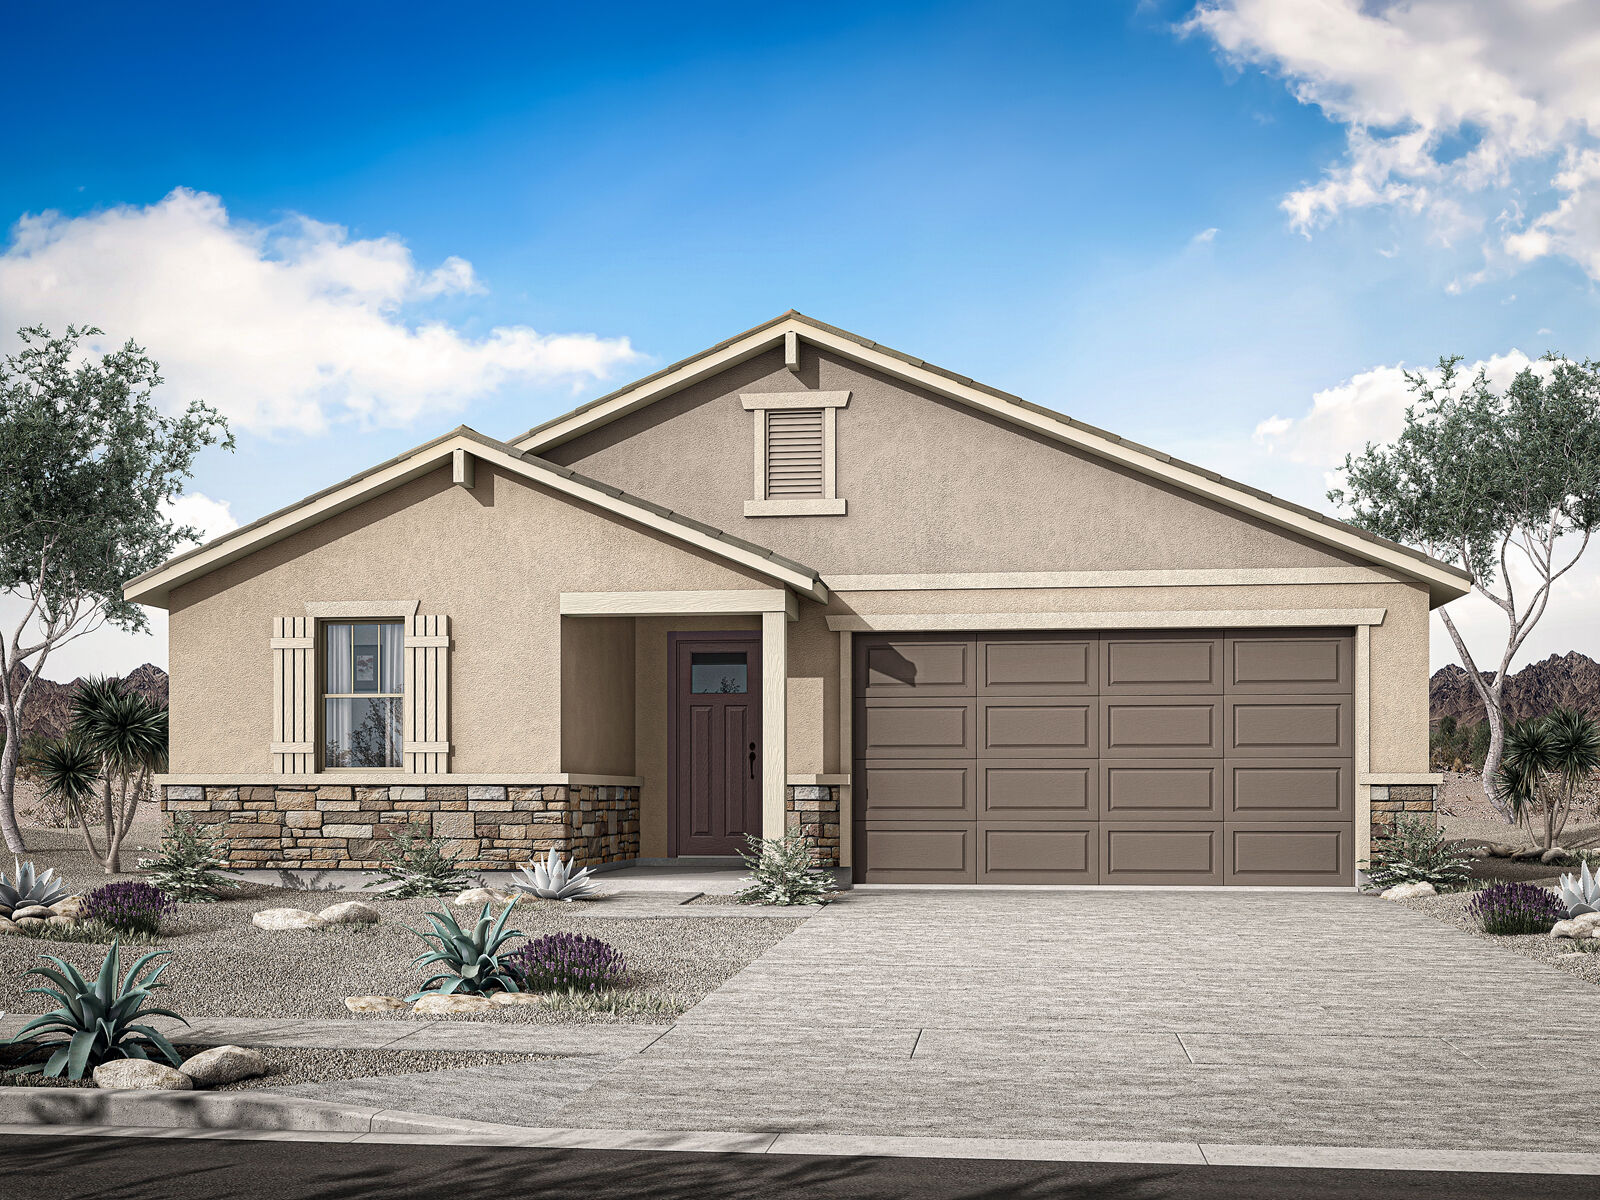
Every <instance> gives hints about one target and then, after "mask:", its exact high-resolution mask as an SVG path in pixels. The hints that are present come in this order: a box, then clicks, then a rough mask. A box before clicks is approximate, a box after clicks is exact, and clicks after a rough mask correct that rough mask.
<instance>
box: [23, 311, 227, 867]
mask: <svg viewBox="0 0 1600 1200" xmlns="http://www.w3.org/2000/svg"><path fill="white" fill-rule="evenodd" d="M99 333H100V330H98V329H92V328H82V329H80V328H77V327H74V326H69V327H68V328H67V331H66V332H65V333H64V334H62V335H61V336H59V337H57V336H54V335H52V334H51V333H50V332H49V331H48V330H46V329H43V328H38V327H33V328H27V329H22V330H19V331H18V336H19V337H20V338H21V342H22V346H21V349H20V350H19V351H18V352H17V353H15V354H10V355H7V356H6V357H5V358H4V359H3V360H0V591H3V592H6V593H8V594H10V595H14V596H17V597H19V598H20V599H21V600H22V602H23V606H24V613H23V617H22V619H21V620H20V621H19V622H17V624H16V626H15V628H14V629H12V630H10V631H9V635H8V636H0V657H3V660H4V661H3V662H0V719H3V722H4V727H5V735H6V737H5V746H4V749H3V750H0V834H4V837H5V842H6V847H7V849H9V850H10V851H11V852H12V853H13V854H20V853H22V852H23V851H25V850H26V849H27V847H26V846H25V845H24V844H23V840H22V831H21V830H20V829H19V828H18V825H17V817H16V803H15V800H16V779H17V763H18V756H19V750H20V748H21V745H22V737H21V736H20V734H21V729H22V714H23V707H24V705H25V704H26V703H27V699H28V693H29V690H30V689H31V688H32V686H33V681H34V680H35V679H36V678H37V677H38V675H39V673H40V672H41V671H42V670H43V669H44V666H45V663H46V661H47V660H48V659H49V657H50V654H51V652H52V651H54V650H56V649H58V648H59V647H61V646H63V645H65V644H67V643H68V642H71V641H73V640H75V639H77V638H80V637H82V636H84V635H85V634H87V633H91V632H93V631H94V630H96V629H99V628H101V627H102V626H105V625H112V626H115V627H117V628H120V629H126V630H130V631H140V630H145V629H147V628H148V627H149V623H148V620H147V618H146V617H145V614H144V612H143V610H142V609H140V608H139V606H138V605H135V604H130V603H128V602H127V601H125V600H124V599H123V598H122V584H123V582H124V581H125V580H128V579H131V578H133V577H134V576H135V575H140V574H142V573H143V572H145V571H148V570H150V569H151V568H152V567H155V566H156V565H158V564H159V563H161V562H162V561H164V560H165V559H167V558H169V557H171V555H172V553H173V552H174V551H175V550H176V549H177V548H178V547H179V546H180V545H182V544H183V543H185V542H191V541H198V540H199V538H200V531H199V530H197V529H194V528H191V527H189V526H184V525H177V524H174V523H173V521H172V520H171V519H170V518H169V517H168V516H167V515H166V511H165V507H166V505H167V504H168V503H169V502H170V501H172V500H173V499H175V498H176V497H177V496H178V495H179V493H180V492H181V491H182V487H183V482H184V480H186V479H188V478H189V476H190V475H191V474H192V467H193V464H194V460H195V457H196V455H198V454H199V453H200V451H201V450H202V449H204V448H205V447H207V446H211V445H215V444H217V443H218V442H221V443H222V444H223V445H224V446H226V447H227V448H228V449H232V447H233V438H232V436H231V435H230V434H229V433H228V431H227V423H226V422H225V421H224V420H223V418H222V416H221V415H220V414H219V413H218V412H217V411H216V410H215V409H213V408H211V407H210V406H208V405H206V404H204V403H202V402H200V401H195V402H193V403H191V404H190V405H189V406H188V407H187V408H186V409H185V410H184V411H183V412H182V413H180V414H178V415H177V416H167V415H165V414H163V413H162V412H161V411H160V410H159V409H157V407H156V406H155V404H154V402H153V396H154V393H155V390H156V388H157V387H159V386H160V384H161V383H162V379H161V374H160V369H159V367H158V366H157V364H156V363H155V362H153V361H152V360H151V359H150V358H149V357H148V356H147V355H146V354H145V352H144V351H143V350H142V349H140V348H139V347H138V346H135V345H134V344H133V343H132V342H129V343H128V344H127V345H125V346H123V347H122V349H120V350H114V351H112V352H110V353H108V354H104V355H100V356H98V357H96V356H94V355H92V354H86V353H84V352H82V351H80V349H79V342H80V340H82V339H84V338H90V337H94V336H98V335H99Z"/></svg>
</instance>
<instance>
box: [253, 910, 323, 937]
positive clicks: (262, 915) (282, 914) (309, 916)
mask: <svg viewBox="0 0 1600 1200" xmlns="http://www.w3.org/2000/svg"><path fill="white" fill-rule="evenodd" d="M250 924H252V925H254V926H255V927H256V928H257V929H270V930H274V931H279V930H285V929H322V928H324V927H325V926H326V925H327V922H326V921H324V920H323V919H322V918H321V917H319V916H317V914H316V913H312V912H307V911H306V910H305V909H303V908H264V909H262V910H261V911H260V912H258V913H256V914H255V915H254V916H252V917H251V918H250Z"/></svg>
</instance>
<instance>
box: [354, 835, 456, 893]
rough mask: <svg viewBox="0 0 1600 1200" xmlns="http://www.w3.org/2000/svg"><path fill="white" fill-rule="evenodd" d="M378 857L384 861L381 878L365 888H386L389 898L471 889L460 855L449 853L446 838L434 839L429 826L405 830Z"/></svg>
mask: <svg viewBox="0 0 1600 1200" xmlns="http://www.w3.org/2000/svg"><path fill="white" fill-rule="evenodd" d="M378 857H379V858H380V859H382V860H383V865H382V866H380V867H379V868H378V875H379V878H377V879H374V880H373V881H372V882H371V883H368V884H365V885H364V886H365V887H369V888H383V889H384V891H383V895H384V896H385V897H386V898H387V899H391V900H410V899H413V898H415V897H419V896H448V895H449V894H450V893H451V892H459V891H462V890H464V889H466V888H469V887H471V886H472V880H471V879H470V878H468V877H467V876H466V875H465V874H464V873H463V872H462V870H461V867H460V862H461V856H460V855H459V854H452V853H450V851H449V850H448V849H446V848H445V843H444V839H443V838H438V837H434V836H433V833H432V831H430V830H429V829H428V827H427V826H426V825H417V824H412V825H406V826H404V827H402V828H401V829H399V830H398V831H396V833H395V834H394V836H392V837H391V838H390V839H389V842H388V845H386V846H383V847H382V848H381V849H380V850H379V851H378ZM391 884H392V885H393V886H389V885H391Z"/></svg>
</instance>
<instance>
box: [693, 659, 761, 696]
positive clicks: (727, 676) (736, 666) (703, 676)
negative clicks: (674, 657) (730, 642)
mask: <svg viewBox="0 0 1600 1200" xmlns="http://www.w3.org/2000/svg"><path fill="white" fill-rule="evenodd" d="M749 687H750V661H749V659H748V658H747V657H746V655H745V654H744V652H743V651H735V652H728V653H721V652H716V653H713V652H711V651H705V652H702V653H695V654H691V655H690V656H689V691H690V692H692V693H693V694H694V695H696V696H708V695H714V694H715V695H729V696H742V695H744V694H745V692H746V691H748V690H749Z"/></svg>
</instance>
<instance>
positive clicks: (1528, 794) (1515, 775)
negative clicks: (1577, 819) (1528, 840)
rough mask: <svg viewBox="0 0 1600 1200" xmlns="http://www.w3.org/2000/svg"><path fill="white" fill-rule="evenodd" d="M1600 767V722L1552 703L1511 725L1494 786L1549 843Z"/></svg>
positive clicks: (1545, 845) (1533, 834)
mask: <svg viewBox="0 0 1600 1200" xmlns="http://www.w3.org/2000/svg"><path fill="white" fill-rule="evenodd" d="M1597 770H1600V726H1597V725H1596V724H1595V722H1594V718H1592V717H1590V716H1589V715H1588V714H1587V713H1580V712H1576V711H1574V710H1572V709H1570V708H1557V709H1552V710H1551V711H1550V712H1549V713H1548V714H1546V715H1545V716H1543V717H1535V718H1530V719H1528V720H1526V721H1518V722H1517V723H1516V724H1515V725H1513V726H1512V727H1511V728H1510V729H1508V730H1506V745H1505V757H1504V758H1502V759H1501V760H1500V769H1499V771H1498V772H1496V774H1495V786H1496V788H1497V789H1498V791H1499V795H1500V797H1501V799H1502V800H1503V801H1504V802H1505V803H1506V805H1507V806H1508V807H1509V808H1510V810H1511V814H1512V816H1513V817H1514V818H1515V819H1517V820H1519V821H1520V822H1522V824H1523V825H1525V826H1526V827H1527V829H1528V833H1529V835H1530V836H1531V837H1532V838H1533V839H1534V840H1535V841H1536V842H1537V843H1538V844H1539V845H1540V846H1542V847H1543V848H1544V849H1546V850H1548V849H1550V848H1551V847H1552V846H1554V845H1555V844H1556V839H1557V838H1559V837H1560V836H1561V831H1562V830H1563V829H1565V828H1566V825H1567V816H1568V814H1569V813H1571V811H1572V802H1573V800H1574V799H1575V798H1576V797H1577V794H1578V790H1579V789H1580V788H1581V787H1582V786H1583V783H1584V781H1585V780H1587V779H1588V778H1589V776H1591V775H1592V774H1594V773H1595V771H1597Z"/></svg>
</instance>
